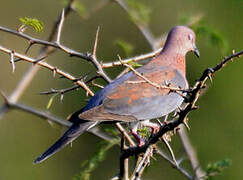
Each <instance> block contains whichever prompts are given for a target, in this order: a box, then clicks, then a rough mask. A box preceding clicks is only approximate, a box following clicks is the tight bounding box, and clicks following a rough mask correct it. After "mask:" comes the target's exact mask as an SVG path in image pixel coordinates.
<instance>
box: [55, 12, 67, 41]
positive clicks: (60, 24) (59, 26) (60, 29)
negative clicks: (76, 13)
mask: <svg viewBox="0 0 243 180" xmlns="http://www.w3.org/2000/svg"><path fill="white" fill-rule="evenodd" d="M64 13H65V10H64V9H62V14H61V18H60V22H59V25H58V29H57V40H56V43H57V44H60V39H61V32H62V27H63V22H64Z"/></svg>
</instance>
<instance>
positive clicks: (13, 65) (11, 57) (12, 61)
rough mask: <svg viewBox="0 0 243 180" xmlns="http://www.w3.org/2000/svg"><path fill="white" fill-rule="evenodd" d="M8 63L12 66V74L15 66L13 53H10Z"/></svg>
mask: <svg viewBox="0 0 243 180" xmlns="http://www.w3.org/2000/svg"><path fill="white" fill-rule="evenodd" d="M10 62H11V64H12V72H13V73H14V71H15V64H14V51H12V52H11V53H10Z"/></svg>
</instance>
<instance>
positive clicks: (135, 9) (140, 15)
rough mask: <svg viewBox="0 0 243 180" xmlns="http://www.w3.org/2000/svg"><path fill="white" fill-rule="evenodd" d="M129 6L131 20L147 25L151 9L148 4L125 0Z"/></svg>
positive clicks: (135, 0)
mask: <svg viewBox="0 0 243 180" xmlns="http://www.w3.org/2000/svg"><path fill="white" fill-rule="evenodd" d="M126 3H127V5H128V6H129V12H128V13H129V15H130V17H131V18H132V20H133V21H135V22H136V23H139V24H143V25H148V23H149V20H150V13H151V10H150V9H149V8H148V6H146V5H144V4H142V3H141V2H139V1H138V0H126Z"/></svg>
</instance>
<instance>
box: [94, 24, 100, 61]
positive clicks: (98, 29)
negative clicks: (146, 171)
mask: <svg viewBox="0 0 243 180" xmlns="http://www.w3.org/2000/svg"><path fill="white" fill-rule="evenodd" d="M99 31H100V26H98V28H97V30H96V35H95V43H94V48H93V53H92V55H93V56H95V57H96V50H97V44H98V37H99Z"/></svg>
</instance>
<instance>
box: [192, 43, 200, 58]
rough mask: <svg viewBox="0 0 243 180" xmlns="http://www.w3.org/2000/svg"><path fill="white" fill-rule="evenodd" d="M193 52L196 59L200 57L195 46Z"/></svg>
mask: <svg viewBox="0 0 243 180" xmlns="http://www.w3.org/2000/svg"><path fill="white" fill-rule="evenodd" d="M193 52H194V54H195V55H196V56H197V57H198V58H199V57H200V52H199V50H198V49H197V46H196V45H194V49H193Z"/></svg>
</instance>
